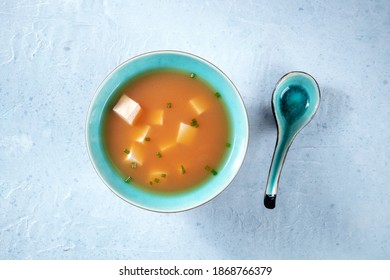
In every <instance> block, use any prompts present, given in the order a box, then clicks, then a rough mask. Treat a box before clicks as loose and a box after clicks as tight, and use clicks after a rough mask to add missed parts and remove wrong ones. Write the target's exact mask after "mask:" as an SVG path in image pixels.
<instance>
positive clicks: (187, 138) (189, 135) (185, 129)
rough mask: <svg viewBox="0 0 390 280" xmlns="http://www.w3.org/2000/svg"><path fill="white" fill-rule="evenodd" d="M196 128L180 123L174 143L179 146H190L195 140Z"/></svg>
mask: <svg viewBox="0 0 390 280" xmlns="http://www.w3.org/2000/svg"><path fill="white" fill-rule="evenodd" d="M196 130H197V128H195V127H193V126H190V125H188V124H185V123H180V126H179V132H178V133H177V138H176V142H178V143H181V144H185V145H188V144H191V143H192V141H193V140H194V138H195V135H196V132H197V131H196Z"/></svg>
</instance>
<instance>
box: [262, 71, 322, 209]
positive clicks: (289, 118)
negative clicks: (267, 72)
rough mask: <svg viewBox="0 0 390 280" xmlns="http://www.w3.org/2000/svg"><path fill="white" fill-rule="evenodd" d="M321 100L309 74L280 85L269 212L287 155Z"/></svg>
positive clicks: (276, 97) (274, 106) (284, 80)
mask: <svg viewBox="0 0 390 280" xmlns="http://www.w3.org/2000/svg"><path fill="white" fill-rule="evenodd" d="M320 99H321V96H320V89H319V87H318V84H317V82H316V80H314V78H313V77H312V76H310V75H309V74H307V73H304V72H290V73H287V74H286V75H284V76H283V77H282V78H281V79H280V80H279V82H278V83H277V84H276V87H275V90H274V92H273V94H272V110H273V112H274V116H275V119H276V123H277V126H278V138H277V141H276V147H275V152H274V156H273V159H272V163H271V167H270V170H269V174H268V181H267V188H266V190H265V196H264V206H265V207H267V208H269V209H273V208H275V201H276V195H277V193H278V183H279V177H280V172H281V171H282V166H283V163H284V159H285V158H286V155H287V151H288V149H289V147H290V145H291V143H292V141H293V140H294V138H295V136H296V135H297V134H298V132H299V131H300V130H301V129H302V128H303V127H304V126H305V125H307V124H308V123H309V122H310V121H311V119H312V118H313V116H314V115H315V113H316V112H317V109H318V106H319V105H320Z"/></svg>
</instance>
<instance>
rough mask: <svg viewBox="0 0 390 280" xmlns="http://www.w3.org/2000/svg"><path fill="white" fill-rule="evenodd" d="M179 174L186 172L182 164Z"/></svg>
mask: <svg viewBox="0 0 390 280" xmlns="http://www.w3.org/2000/svg"><path fill="white" fill-rule="evenodd" d="M181 173H182V174H184V173H186V170H185V169H184V166H183V164H182V165H181Z"/></svg>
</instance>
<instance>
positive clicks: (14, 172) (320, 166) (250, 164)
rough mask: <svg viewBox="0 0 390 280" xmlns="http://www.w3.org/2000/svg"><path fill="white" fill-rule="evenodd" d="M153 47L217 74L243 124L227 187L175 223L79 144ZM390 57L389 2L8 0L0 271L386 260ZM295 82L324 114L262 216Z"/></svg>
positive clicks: (389, 243)
mask: <svg viewBox="0 0 390 280" xmlns="http://www.w3.org/2000/svg"><path fill="white" fill-rule="evenodd" d="M114 2H115V3H114ZM160 49H175V50H183V51H187V52H191V53H194V54H197V55H199V56H202V57H204V58H205V59H208V60H209V61H211V62H212V63H214V64H216V65H218V66H219V67H220V68H221V69H222V70H223V71H224V72H225V73H226V74H227V75H228V76H229V77H230V78H231V79H232V80H233V81H234V83H235V85H236V86H237V88H238V89H239V91H240V93H241V94H242V97H243V99H244V102H245V105H246V108H247V110H248V116H249V122H250V142H249V149H248V153H247V156H246V159H245V162H244V164H243V166H242V168H241V170H240V172H239V173H238V175H237V177H236V178H235V180H234V181H233V183H232V184H231V185H230V186H229V187H228V188H227V189H226V191H224V192H223V193H222V194H221V195H219V196H218V197H217V198H215V199H214V200H213V201H211V202H209V203H207V204H205V205H203V206H201V207H199V208H196V209H194V210H191V211H187V212H182V213H177V214H157V213H153V212H148V211H145V210H142V209H138V208H136V207H134V206H132V205H129V204H127V203H126V202H124V201H122V200H121V199H119V198H118V197H116V196H115V195H114V194H113V193H112V192H111V191H110V190H109V189H108V188H107V187H106V186H105V185H104V184H103V183H102V181H101V180H100V178H99V177H98V176H97V174H96V172H95V171H94V169H93V167H92V164H91V163H90V160H89V158H88V154H87V150H86V145H85V120H86V114H87V109H88V106H89V104H90V101H91V99H92V97H93V95H94V93H95V90H96V88H97V87H98V85H99V84H100V82H101V81H102V80H103V79H104V77H105V76H106V75H107V74H108V73H109V72H110V71H111V70H112V69H113V68H114V67H115V66H117V65H118V64H120V63H121V62H123V61H125V60H127V59H128V58H130V57H132V56H134V55H138V54H140V53H144V52H147V51H151V50H160ZM389 50H390V2H389V1H386V0H383V1H288V0H285V1H122V2H120V1H76V0H74V1H71V0H69V1H21V0H17V1H11V0H10V1H5V2H4V1H2V2H1V3H0V97H1V99H0V100H1V101H0V258H1V259H122V258H124V259H389V258H390V222H389V221H390V176H389V158H390V148H389V145H390V129H389V128H390V125H389V124H390V114H389V112H390V110H389V106H390V51H389ZM292 70H302V71H306V72H309V73H310V74H312V75H313V76H314V77H315V78H316V79H317V81H318V83H319V85H320V88H321V93H322V103H321V106H320V108H319V111H318V113H317V115H316V116H315V118H314V119H313V121H312V122H311V123H310V124H309V125H308V126H307V127H306V128H304V129H303V130H302V131H301V133H300V134H299V135H298V137H297V138H296V140H295V142H294V143H293V145H292V147H291V149H290V152H289V154H288V156H287V159H286V162H285V166H284V169H283V172H282V177H281V180H280V190H279V196H278V200H277V207H276V208H275V209H274V210H268V209H265V208H264V206H263V202H262V200H263V194H264V189H265V185H266V180H267V174H268V169H269V165H270V162H271V158H272V153H273V149H274V145H275V139H276V128H275V124H274V119H273V115H272V111H271V103H270V102H271V94H272V90H273V88H274V86H275V84H276V82H277V80H278V79H279V78H280V77H281V76H282V75H283V74H285V73H286V72H288V71H292Z"/></svg>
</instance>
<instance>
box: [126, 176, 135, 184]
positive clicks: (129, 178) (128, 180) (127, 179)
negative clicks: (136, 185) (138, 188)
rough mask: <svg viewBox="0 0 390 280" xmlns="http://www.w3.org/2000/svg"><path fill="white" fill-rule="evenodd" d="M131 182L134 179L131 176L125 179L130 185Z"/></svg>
mask: <svg viewBox="0 0 390 280" xmlns="http://www.w3.org/2000/svg"><path fill="white" fill-rule="evenodd" d="M131 180H133V178H131V176H129V177H127V178H126V179H125V182H126V183H128V182H130V181H131Z"/></svg>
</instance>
